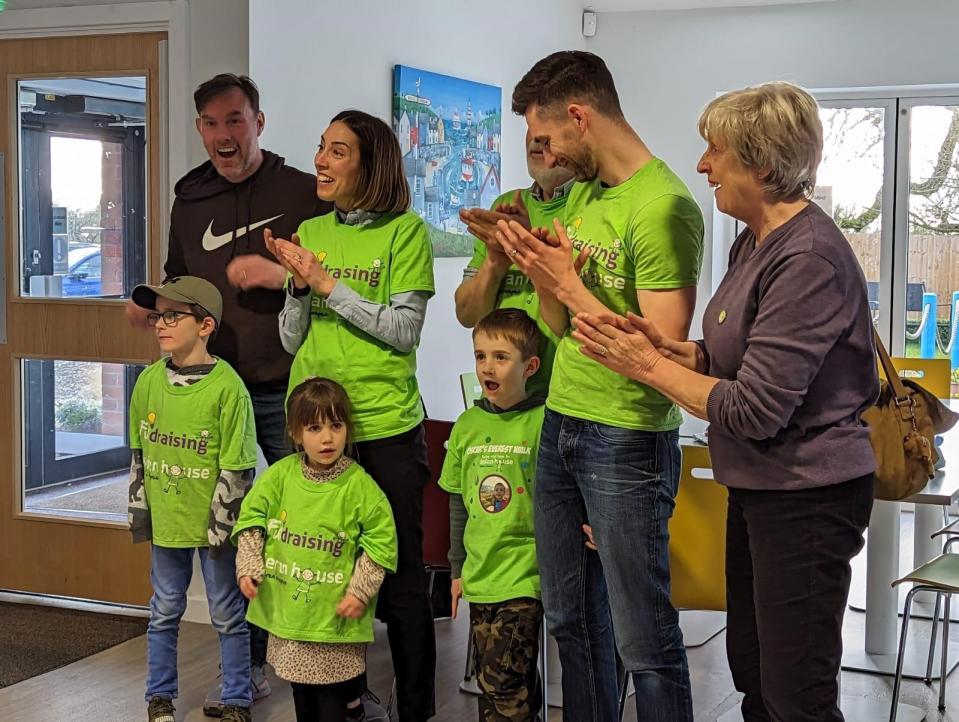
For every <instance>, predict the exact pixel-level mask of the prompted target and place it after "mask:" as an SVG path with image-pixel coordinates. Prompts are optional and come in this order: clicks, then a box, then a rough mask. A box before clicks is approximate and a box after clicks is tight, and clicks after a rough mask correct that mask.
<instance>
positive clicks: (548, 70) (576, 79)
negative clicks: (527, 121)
mask: <svg viewBox="0 0 959 722" xmlns="http://www.w3.org/2000/svg"><path fill="white" fill-rule="evenodd" d="M569 102H582V103H586V104H588V105H590V106H592V107H593V108H595V109H596V110H598V111H599V112H600V113H602V114H603V115H605V116H608V117H610V118H614V119H617V120H622V119H623V109H622V106H620V104H619V95H618V94H617V92H616V84H615V83H614V82H613V74H612V73H610V72H609V68H607V67H606V63H604V62H603V59H602V58H601V57H599V56H598V55H594V54H593V53H587V52H586V51H584V50H561V51H559V52H558V53H553V54H552V55H547V56H546V57H545V58H543V59H542V60H540V61H539V62H538V63H536V65H534V66H533V67H532V68H530V70H529V72H527V73H526V75H524V76H523V78H522V80H520V81H519V82H518V83H517V84H516V87H515V88H514V89H513V112H514V113H516V114H517V115H526V111H528V110H529V109H530V108H531V107H532V106H537V107H538V108H541V109H543V110H545V111H547V112H558V111H559V110H560V109H559V108H557V107H556V106H557V105H558V104H560V103H569ZM562 110H563V111H564V113H565V108H563V109H562Z"/></svg>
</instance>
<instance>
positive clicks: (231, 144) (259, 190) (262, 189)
mask: <svg viewBox="0 0 959 722" xmlns="http://www.w3.org/2000/svg"><path fill="white" fill-rule="evenodd" d="M193 100H194V103H195V104H196V111H197V119H196V128H197V131H198V132H199V133H200V137H201V138H202V139H203V146H204V148H205V149H206V152H207V155H208V156H209V158H210V159H209V160H208V161H206V162H205V163H203V164H202V165H200V166H198V167H196V168H194V169H193V170H191V171H190V172H189V173H187V174H186V175H185V176H183V178H181V179H180V180H179V181H178V182H177V184H176V186H175V193H176V200H175V201H174V203H173V211H172V213H171V216H170V245H169V250H168V254H167V261H166V265H165V266H164V272H165V274H166V277H167V278H172V277H175V276H186V275H189V276H199V277H200V278H205V279H206V280H208V281H210V282H211V283H212V284H213V285H214V286H216V287H217V289H219V291H220V294H221V295H222V296H223V322H222V325H221V326H220V327H219V328H218V330H217V333H216V336H215V337H214V338H213V339H212V340H211V341H210V344H209V349H210V352H211V353H212V354H214V355H216V356H219V357H220V358H222V359H224V360H225V361H226V362H227V363H229V364H230V365H231V366H232V367H233V368H234V369H235V370H236V372H237V373H238V374H239V375H240V378H241V379H243V382H244V383H245V384H246V387H247V389H248V390H249V392H250V397H251V399H252V401H253V413H254V420H255V423H256V437H257V443H258V444H259V445H260V448H261V449H262V451H263V455H264V457H265V458H266V461H267V463H269V464H272V463H274V462H275V461H277V460H279V459H280V458H282V457H283V456H285V455H286V454H288V453H290V451H291V449H290V447H289V443H288V441H287V438H286V430H285V428H286V426H285V413H284V400H285V396H286V388H287V383H288V381H289V372H290V363H291V362H292V360H293V357H292V356H290V355H289V354H288V353H286V351H284V350H283V346H282V345H281V343H280V335H279V321H278V317H279V313H280V310H281V309H282V308H283V302H284V291H283V285H284V283H285V281H286V271H284V270H283V268H282V267H281V266H280V265H279V264H278V263H276V261H275V260H274V257H273V255H272V254H271V253H270V252H269V251H268V250H267V249H266V245H265V243H264V241H263V229H264V228H270V229H271V230H272V231H273V234H274V235H275V236H279V237H281V238H290V237H291V236H292V234H293V232H294V231H296V229H297V227H298V226H299V225H300V223H301V222H302V221H304V220H306V219H307V218H312V217H314V216H318V215H320V214H322V213H327V212H329V211H330V210H331V209H332V205H331V204H329V203H325V202H323V201H321V200H319V198H317V195H316V177H315V176H314V175H313V174H311V173H304V172H302V171H300V170H297V169H296V168H293V167H291V166H288V165H286V164H285V162H284V159H283V158H281V157H280V156H278V155H276V154H275V153H271V152H270V151H267V150H263V149H261V148H260V144H259V136H260V133H262V132H263V125H264V116H263V112H262V111H261V110H260V96H259V91H258V90H257V87H256V85H255V84H254V83H253V81H252V80H250V78H248V77H246V76H245V75H239V76H238V75H233V74H232V73H225V74H221V75H217V76H215V77H213V78H211V79H210V80H207V81H206V82H205V83H202V84H201V85H200V86H199V87H198V88H197V89H196V92H195V93H194V94H193ZM128 309H129V307H128ZM129 315H130V317H131V319H132V320H134V321H136V320H137V319H136V316H137V314H136V313H135V312H134V311H133V310H132V309H131V310H129ZM142 321H143V323H144V324H145V319H143V320H142ZM250 631H251V634H250V647H251V649H250V660H251V664H252V669H251V674H252V681H253V698H254V699H257V698H259V697H263V696H266V695H267V694H269V693H270V686H269V682H267V680H266V677H265V676H264V674H263V665H264V663H265V662H266V633H265V632H263V631H262V630H259V629H256V628H254V627H252V625H251V630H250ZM218 710H219V690H212V691H211V693H210V694H209V695H208V696H207V702H206V703H205V704H204V712H206V713H207V714H213V715H216V714H217V712H218Z"/></svg>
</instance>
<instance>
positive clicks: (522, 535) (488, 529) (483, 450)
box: [439, 308, 545, 722]
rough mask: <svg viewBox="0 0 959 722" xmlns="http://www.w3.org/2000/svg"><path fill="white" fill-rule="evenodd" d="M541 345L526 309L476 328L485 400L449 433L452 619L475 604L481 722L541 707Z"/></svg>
mask: <svg viewBox="0 0 959 722" xmlns="http://www.w3.org/2000/svg"><path fill="white" fill-rule="evenodd" d="M541 342H542V339H541V337H540V332H539V330H538V329H537V327H536V323H535V322H534V321H533V319H531V318H530V317H529V316H528V315H527V314H526V312H525V311H523V310H521V309H516V308H501V309H497V310H495V311H493V312H492V313H490V314H488V315H487V316H484V317H483V318H482V319H480V321H479V323H477V324H476V327H475V328H474V329H473V353H474V356H475V358H476V376H477V377H478V378H479V381H480V385H481V386H482V388H483V398H482V399H481V400H480V401H478V402H477V404H476V406H474V407H472V408H471V409H467V410H466V411H465V412H463V414H461V415H460V417H459V419H457V421H456V424H455V425H454V426H453V431H452V433H451V434H450V439H449V443H448V444H447V452H446V459H445V461H444V462H443V472H442V474H441V475H440V481H439V484H440V486H441V487H442V488H443V489H445V490H446V491H448V492H450V494H451V496H450V553H449V559H450V567H451V570H452V571H451V576H452V579H453V582H452V589H451V594H452V598H453V600H452V601H453V617H454V618H455V617H456V611H457V606H458V603H459V599H460V597H462V598H463V599H465V600H466V601H468V602H469V603H470V629H471V632H472V635H473V644H474V647H475V654H476V660H477V664H476V679H477V683H478V684H479V688H480V691H481V692H482V696H481V697H480V699H479V711H480V715H479V718H480V719H481V720H509V721H510V722H526V721H527V720H532V719H534V718H535V717H536V713H537V711H538V710H539V706H540V691H539V689H538V684H537V672H536V656H537V650H538V649H539V630H540V624H541V623H542V617H543V606H542V604H541V602H540V587H539V570H538V568H537V565H536V545H535V543H534V536H533V490H534V486H535V474H536V453H537V448H538V447H539V434H540V429H541V428H542V426H543V395H542V394H533V395H530V394H528V393H527V391H526V386H527V380H528V379H530V378H531V377H532V376H533V375H534V374H535V373H536V371H537V370H538V369H539V357H538V356H537V353H538V351H539V347H540V344H541ZM544 717H545V716H544Z"/></svg>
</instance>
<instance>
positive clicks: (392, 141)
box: [330, 110, 410, 213]
mask: <svg viewBox="0 0 959 722" xmlns="http://www.w3.org/2000/svg"><path fill="white" fill-rule="evenodd" d="M336 122H341V123H344V124H345V125H346V127H347V128H349V129H350V130H351V131H353V133H354V134H355V135H356V137H357V138H359V140H360V149H359V150H360V177H359V179H358V180H357V187H358V188H360V189H361V190H362V195H361V196H360V197H359V198H358V199H357V208H361V209H362V210H364V211H375V212H377V213H403V212H404V211H405V210H407V209H408V208H409V207H410V187H409V185H408V184H407V182H406V177H405V176H404V174H403V153H402V151H401V150H400V144H399V141H398V140H397V139H396V135H395V134H394V133H393V130H392V128H390V126H388V125H387V124H386V123H384V122H383V121H382V120H380V119H379V118H377V117H376V116H375V115H370V114H369V113H364V112H363V111H362V110H344V111H342V112H340V113H337V114H336V115H335V116H333V119H332V120H331V121H330V123H331V124H332V123H336Z"/></svg>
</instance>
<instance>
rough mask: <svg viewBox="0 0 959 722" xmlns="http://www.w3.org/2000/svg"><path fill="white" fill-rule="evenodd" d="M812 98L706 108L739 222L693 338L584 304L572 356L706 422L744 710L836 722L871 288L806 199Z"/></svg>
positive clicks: (865, 471) (857, 513)
mask: <svg viewBox="0 0 959 722" xmlns="http://www.w3.org/2000/svg"><path fill="white" fill-rule="evenodd" d="M818 111H819V109H818V107H817V105H816V101H815V100H814V99H813V98H812V97H811V96H810V95H809V94H808V93H806V92H805V91H803V90H801V89H800V88H797V87H795V86H792V85H789V84H786V83H768V84H765V85H761V86H758V87H755V88H746V89H744V90H739V91H735V92H731V93H727V94H725V95H723V96H721V97H719V98H716V99H715V100H713V101H712V102H711V103H710V104H709V105H708V106H707V107H706V109H705V110H704V111H703V114H702V116H701V118H700V121H699V129H700V133H701V134H702V136H703V138H704V139H705V140H706V142H707V149H706V152H705V153H704V154H703V156H702V158H701V160H700V162H699V166H698V168H697V170H698V171H699V172H700V173H703V174H705V175H706V177H707V179H708V181H709V184H710V186H711V187H713V188H715V194H716V206H717V207H718V208H719V209H720V210H721V211H723V212H724V213H727V214H729V215H730V216H733V217H734V218H736V219H738V220H740V221H742V222H743V223H744V224H745V225H746V230H744V231H743V232H742V233H741V234H740V235H739V237H738V238H737V239H736V242H735V244H734V245H733V247H732V249H731V250H730V253H729V269H728V271H727V273H726V276H725V277H724V279H723V281H722V283H721V284H720V286H719V289H718V290H717V291H716V295H715V296H714V297H713V298H712V300H711V301H710V302H709V305H708V306H707V307H706V312H705V315H704V318H703V333H704V340H702V341H687V342H679V341H674V340H672V339H669V338H666V337H664V336H663V335H662V334H661V333H660V332H659V331H658V330H657V329H656V327H655V326H654V325H653V324H652V323H650V322H649V321H647V320H645V319H643V318H640V317H638V316H630V317H629V318H622V317H617V316H612V315H610V316H606V317H604V318H597V317H594V316H589V315H580V316H577V317H576V319H575V326H576V331H575V332H574V334H573V335H574V336H575V337H576V338H577V339H578V340H579V341H581V342H582V344H583V346H582V351H583V353H584V354H586V355H587V356H590V357H592V358H594V359H595V360H596V361H597V362H599V363H601V364H603V365H604V366H607V367H608V368H611V369H613V370H614V371H617V372H619V373H621V374H624V375H625V376H628V377H630V378H633V379H636V380H638V381H641V382H643V383H646V384H649V385H650V386H652V387H653V388H655V389H657V390H659V391H660V392H662V393H663V394H665V395H666V396H668V397H669V398H670V399H672V400H673V401H675V402H676V403H677V404H679V405H680V406H682V407H683V408H684V409H686V410H687V411H688V412H690V413H692V414H694V415H695V416H698V417H700V418H703V419H707V420H709V422H710V424H711V425H710V428H709V449H710V453H711V456H712V461H713V469H714V472H715V475H716V479H717V480H718V481H719V482H721V483H723V484H725V485H726V486H727V487H728V488H729V509H728V517H727V537H726V544H727V549H726V596H727V602H728V609H729V616H728V620H729V626H728V633H727V635H726V640H727V642H726V646H727V654H728V657H729V665H730V668H731V669H732V673H733V680H734V682H735V685H736V689H737V690H739V691H741V692H743V693H745V698H744V699H743V705H742V711H743V718H744V719H745V720H747V722H749V721H751V720H770V719H773V720H788V721H789V722H800V721H804V720H810V721H812V720H816V722H822V721H823V720H842V718H843V717H842V713H841V712H840V711H839V707H838V700H837V697H838V685H837V679H836V678H837V673H838V672H839V663H840V657H841V652H842V635H841V628H842V616H843V609H844V607H845V603H846V597H847V595H848V592H849V580H850V568H849V561H850V559H852V557H853V556H854V555H855V554H856V553H857V552H858V551H859V550H860V549H861V548H862V543H863V537H862V533H863V531H864V529H865V527H866V525H867V523H868V521H869V515H870V511H871V509H872V499H873V471H874V462H873V453H872V449H871V446H870V444H869V436H868V432H867V429H866V427H865V426H864V425H863V423H862V421H861V420H860V414H861V413H862V412H863V411H864V410H865V409H866V408H868V407H869V406H870V404H872V402H873V401H874V400H875V398H876V394H877V392H878V378H877V372H876V361H875V355H874V354H875V351H874V347H873V340H872V325H871V321H870V314H869V311H868V300H867V296H866V283H865V279H864V278H863V274H862V271H861V270H860V268H859V265H858V263H857V261H856V258H855V256H854V255H853V252H852V250H851V248H850V246H849V243H848V242H847V241H846V239H845V238H844V237H843V235H842V233H841V232H840V231H839V229H838V228H837V227H836V225H835V223H833V221H832V219H831V218H830V217H829V216H828V215H826V214H825V213H824V212H823V211H822V210H821V209H820V208H819V207H818V206H816V205H814V204H812V203H810V202H809V197H810V196H811V194H812V191H813V188H814V186H815V182H816V169H817V167H818V165H819V161H820V158H821V156H822V126H821V124H820V121H819V112H818Z"/></svg>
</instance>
